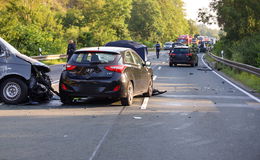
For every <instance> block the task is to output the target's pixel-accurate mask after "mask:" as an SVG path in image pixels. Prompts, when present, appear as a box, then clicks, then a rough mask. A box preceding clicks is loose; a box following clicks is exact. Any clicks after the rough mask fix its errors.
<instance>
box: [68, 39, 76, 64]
mask: <svg viewBox="0 0 260 160" xmlns="http://www.w3.org/2000/svg"><path fill="white" fill-rule="evenodd" d="M75 50H76V44H75V43H74V42H73V40H69V44H68V49H67V56H68V59H67V61H69V59H70V57H71V56H72V54H73V53H74V52H75Z"/></svg>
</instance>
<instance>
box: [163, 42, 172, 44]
mask: <svg viewBox="0 0 260 160" xmlns="http://www.w3.org/2000/svg"><path fill="white" fill-rule="evenodd" d="M164 45H172V43H171V42H166V43H165V44H164Z"/></svg>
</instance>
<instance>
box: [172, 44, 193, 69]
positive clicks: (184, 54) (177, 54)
mask: <svg viewBox="0 0 260 160" xmlns="http://www.w3.org/2000/svg"><path fill="white" fill-rule="evenodd" d="M169 56H170V57H169V66H170V67H172V66H173V65H175V66H177V64H190V65H191V66H192V67H194V66H198V55H197V54H196V53H192V52H191V49H190V48H189V47H188V46H177V47H175V48H174V49H173V50H172V51H171V52H170V53H169Z"/></svg>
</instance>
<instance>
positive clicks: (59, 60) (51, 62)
mask: <svg viewBox="0 0 260 160" xmlns="http://www.w3.org/2000/svg"><path fill="white" fill-rule="evenodd" d="M41 62H42V63H44V64H47V65H54V64H63V63H66V62H67V58H61V59H52V60H44V61H41Z"/></svg>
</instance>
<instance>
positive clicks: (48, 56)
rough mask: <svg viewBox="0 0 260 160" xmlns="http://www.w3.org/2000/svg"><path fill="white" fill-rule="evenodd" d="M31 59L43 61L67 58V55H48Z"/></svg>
mask: <svg viewBox="0 0 260 160" xmlns="http://www.w3.org/2000/svg"><path fill="white" fill-rule="evenodd" d="M31 58H33V59H36V60H40V61H43V60H52V59H60V58H67V55H66V54H57V55H46V56H31Z"/></svg>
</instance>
